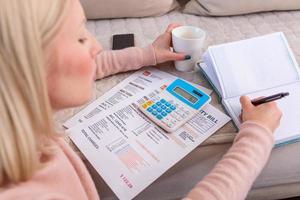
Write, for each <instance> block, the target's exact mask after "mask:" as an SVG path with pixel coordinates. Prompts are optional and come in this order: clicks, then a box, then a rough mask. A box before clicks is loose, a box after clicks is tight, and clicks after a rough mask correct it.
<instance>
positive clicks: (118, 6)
mask: <svg viewBox="0 0 300 200" xmlns="http://www.w3.org/2000/svg"><path fill="white" fill-rule="evenodd" d="M81 3H82V6H83V9H84V10H85V13H86V16H87V18H88V19H102V18H124V17H147V16H157V15H162V14H165V13H167V12H169V11H171V10H173V9H175V8H176V7H177V6H178V3H177V1H176V0H142V1H141V0H126V1H125V0H81Z"/></svg>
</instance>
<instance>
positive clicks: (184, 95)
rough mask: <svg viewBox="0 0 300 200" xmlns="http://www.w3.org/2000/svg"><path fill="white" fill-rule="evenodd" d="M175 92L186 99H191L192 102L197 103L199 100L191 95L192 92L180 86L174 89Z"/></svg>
mask: <svg viewBox="0 0 300 200" xmlns="http://www.w3.org/2000/svg"><path fill="white" fill-rule="evenodd" d="M174 92H176V93H177V94H179V95H180V96H182V97H184V98H185V99H186V100H188V101H190V102H191V103H196V102H197V101H198V99H197V98H196V97H194V96H193V95H191V94H190V93H188V92H187V91H185V90H183V89H182V88H180V87H176V88H175V89H174Z"/></svg>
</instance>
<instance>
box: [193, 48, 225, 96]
mask: <svg viewBox="0 0 300 200" xmlns="http://www.w3.org/2000/svg"><path fill="white" fill-rule="evenodd" d="M203 60H204V63H201V64H200V63H197V64H198V66H199V67H200V68H201V69H202V70H203V71H204V72H205V74H206V75H207V76H208V78H209V79H210V81H211V82H212V84H213V85H214V87H215V88H216V89H217V90H218V93H219V94H221V91H222V90H221V86H220V83H219V80H218V78H217V76H216V73H215V71H214V68H213V65H212V63H211V60H210V58H209V56H208V54H207V52H206V53H204V55H203Z"/></svg>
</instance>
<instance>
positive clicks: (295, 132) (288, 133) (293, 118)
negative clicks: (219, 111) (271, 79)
mask: <svg viewBox="0 0 300 200" xmlns="http://www.w3.org/2000/svg"><path fill="white" fill-rule="evenodd" d="M299 91H300V82H296V83H294V84H288V85H285V86H281V87H277V88H273V89H269V90H264V91H259V92H254V93H250V94H247V96H249V97H250V98H251V99H254V98H257V97H261V96H269V95H273V94H277V93H280V92H289V93H290V95H289V96H287V97H284V98H282V99H280V100H277V101H276V102H277V105H278V107H279V109H280V110H281V111H282V118H281V121H280V126H279V127H278V129H277V130H276V131H275V142H276V144H281V143H284V142H286V141H289V140H293V139H296V138H299V137H300V123H299V119H300V104H299V102H300V92H299ZM224 105H225V106H226V108H227V109H228V110H229V111H230V112H229V113H230V115H231V117H232V119H233V121H234V122H235V124H236V125H237V126H238V127H239V126H240V125H241V121H240V119H239V115H240V114H241V109H242V108H241V105H240V102H239V97H235V98H229V99H225V100H224Z"/></svg>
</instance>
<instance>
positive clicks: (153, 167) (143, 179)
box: [65, 69, 230, 199]
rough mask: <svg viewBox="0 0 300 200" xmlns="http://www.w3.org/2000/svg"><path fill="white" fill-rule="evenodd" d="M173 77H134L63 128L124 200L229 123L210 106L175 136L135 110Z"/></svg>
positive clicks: (150, 72) (155, 73) (142, 74)
mask: <svg viewBox="0 0 300 200" xmlns="http://www.w3.org/2000/svg"><path fill="white" fill-rule="evenodd" d="M175 78H176V77H174V76H172V75H170V74H167V73H164V72H161V71H159V70H155V69H151V70H147V71H139V72H136V73H135V74H133V75H131V76H130V77H129V78H127V79H126V80H124V81H123V82H121V83H120V84H119V85H117V86H116V87H114V88H113V89H112V90H110V91H109V92H107V93H106V94H105V95H104V96H102V97H100V98H99V99H98V100H96V101H95V102H94V103H92V104H91V105H90V106H88V107H87V108H86V109H84V110H82V111H81V112H80V113H79V114H77V115H75V116H74V118H72V119H70V120H68V122H66V124H65V126H66V127H68V126H72V128H70V129H69V130H67V132H68V133H69V134H70V138H71V139H72V141H73V142H74V143H75V144H76V146H78V148H79V149H80V150H81V152H82V153H83V154H84V155H85V157H86V158H87V159H88V160H89V162H90V163H91V164H92V165H93V167H94V168H95V169H96V170H97V172H98V173H99V174H100V175H101V176H102V178H103V179H104V180H105V181H106V183H107V184H108V185H109V186H110V187H111V189H112V190H113V191H114V192H115V194H116V195H117V196H118V198H120V199H132V198H133V197H135V196H136V195H137V194H138V193H140V192H141V191H142V190H143V189H145V188H146V187H147V186H148V185H150V184H151V183H152V182H153V181H154V180H156V179H157V178H158V177H159V176H161V175H162V174H163V173H164V172H165V171H166V170H167V169H169V168H170V167H172V166H173V165H174V164H175V163H176V162H178V161H179V160H180V159H182V158H183V157H184V156H186V155H187V154H188V153H189V152H191V151H192V150H193V149H194V148H196V147H197V146H198V145H199V144H201V143H202V142H203V141H204V140H205V139H207V138H208V137H209V136H211V135H212V134H213V133H214V132H215V131H217V130H218V129H219V128H221V127H222V126H223V125H224V124H226V123H227V122H228V121H229V120H230V118H229V117H228V116H227V115H225V114H223V113H222V112H220V111H219V110H217V109H215V108H214V107H213V106H211V105H207V106H205V107H204V108H203V109H202V110H201V111H200V112H199V114H198V115H197V116H196V117H194V118H193V119H192V120H191V121H189V122H188V123H187V124H185V125H184V126H183V127H182V128H180V129H179V130H177V131H176V132H174V133H166V132H164V131H163V130H162V129H161V128H159V127H158V126H156V125H155V124H153V123H152V122H151V121H150V120H149V119H148V118H147V117H145V116H144V115H143V114H142V113H141V112H140V111H139V110H138V109H137V106H138V104H140V103H142V102H143V101H144V100H145V99H146V98H150V97H151V94H153V92H159V91H158V90H157V91H153V88H159V87H160V86H163V87H166V86H167V84H168V83H169V82H171V81H172V80H174V79H175ZM124 88H126V89H124ZM133 94H134V95H133ZM99 113H101V114H99ZM79 121H81V122H82V123H79Z"/></svg>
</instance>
